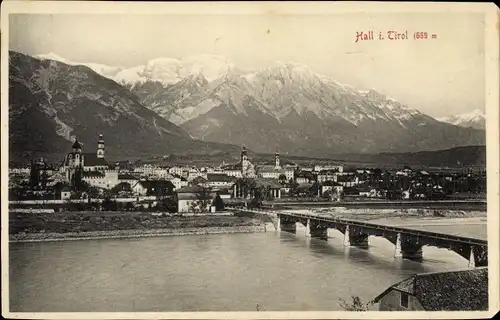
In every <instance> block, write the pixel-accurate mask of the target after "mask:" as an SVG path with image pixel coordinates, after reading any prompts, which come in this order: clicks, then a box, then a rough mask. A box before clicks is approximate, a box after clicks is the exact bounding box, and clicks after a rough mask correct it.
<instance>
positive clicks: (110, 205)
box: [101, 198, 117, 211]
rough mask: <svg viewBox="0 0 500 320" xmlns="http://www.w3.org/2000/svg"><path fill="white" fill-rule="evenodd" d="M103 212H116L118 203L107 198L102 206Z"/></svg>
mask: <svg viewBox="0 0 500 320" xmlns="http://www.w3.org/2000/svg"><path fill="white" fill-rule="evenodd" d="M101 208H102V211H116V208H117V205H116V201H113V200H111V199H110V198H106V199H104V200H103V202H102V204H101Z"/></svg>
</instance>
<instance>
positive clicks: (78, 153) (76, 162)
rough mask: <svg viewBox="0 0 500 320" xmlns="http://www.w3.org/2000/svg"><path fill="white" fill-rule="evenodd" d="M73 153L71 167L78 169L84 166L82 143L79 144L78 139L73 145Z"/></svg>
mask: <svg viewBox="0 0 500 320" xmlns="http://www.w3.org/2000/svg"><path fill="white" fill-rule="evenodd" d="M72 148H73V152H72V153H71V154H70V157H69V159H70V161H69V164H70V167H73V168H77V167H80V166H82V165H83V157H82V146H81V145H80V142H78V139H75V142H74V143H73V147H72Z"/></svg>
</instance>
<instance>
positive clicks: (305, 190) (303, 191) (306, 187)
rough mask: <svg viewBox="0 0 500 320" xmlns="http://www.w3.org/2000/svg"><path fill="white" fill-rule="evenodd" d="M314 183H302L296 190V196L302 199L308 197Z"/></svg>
mask: <svg viewBox="0 0 500 320" xmlns="http://www.w3.org/2000/svg"><path fill="white" fill-rule="evenodd" d="M312 186H313V184H312V183H301V184H299V185H298V186H297V187H296V188H295V194H296V195H297V196H301V197H307V196H309V194H310V193H311V188H312Z"/></svg>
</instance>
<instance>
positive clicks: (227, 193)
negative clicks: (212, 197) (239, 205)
mask: <svg viewBox="0 0 500 320" xmlns="http://www.w3.org/2000/svg"><path fill="white" fill-rule="evenodd" d="M217 192H218V193H219V196H220V197H221V199H231V190H229V189H227V188H221V189H219V190H218V191H217Z"/></svg>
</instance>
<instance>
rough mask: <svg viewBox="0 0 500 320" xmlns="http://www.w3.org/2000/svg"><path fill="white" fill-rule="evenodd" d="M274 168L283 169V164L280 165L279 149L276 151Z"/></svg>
mask: <svg viewBox="0 0 500 320" xmlns="http://www.w3.org/2000/svg"><path fill="white" fill-rule="evenodd" d="M274 168H275V169H281V166H280V154H279V153H278V151H276V153H275V154H274Z"/></svg>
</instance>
